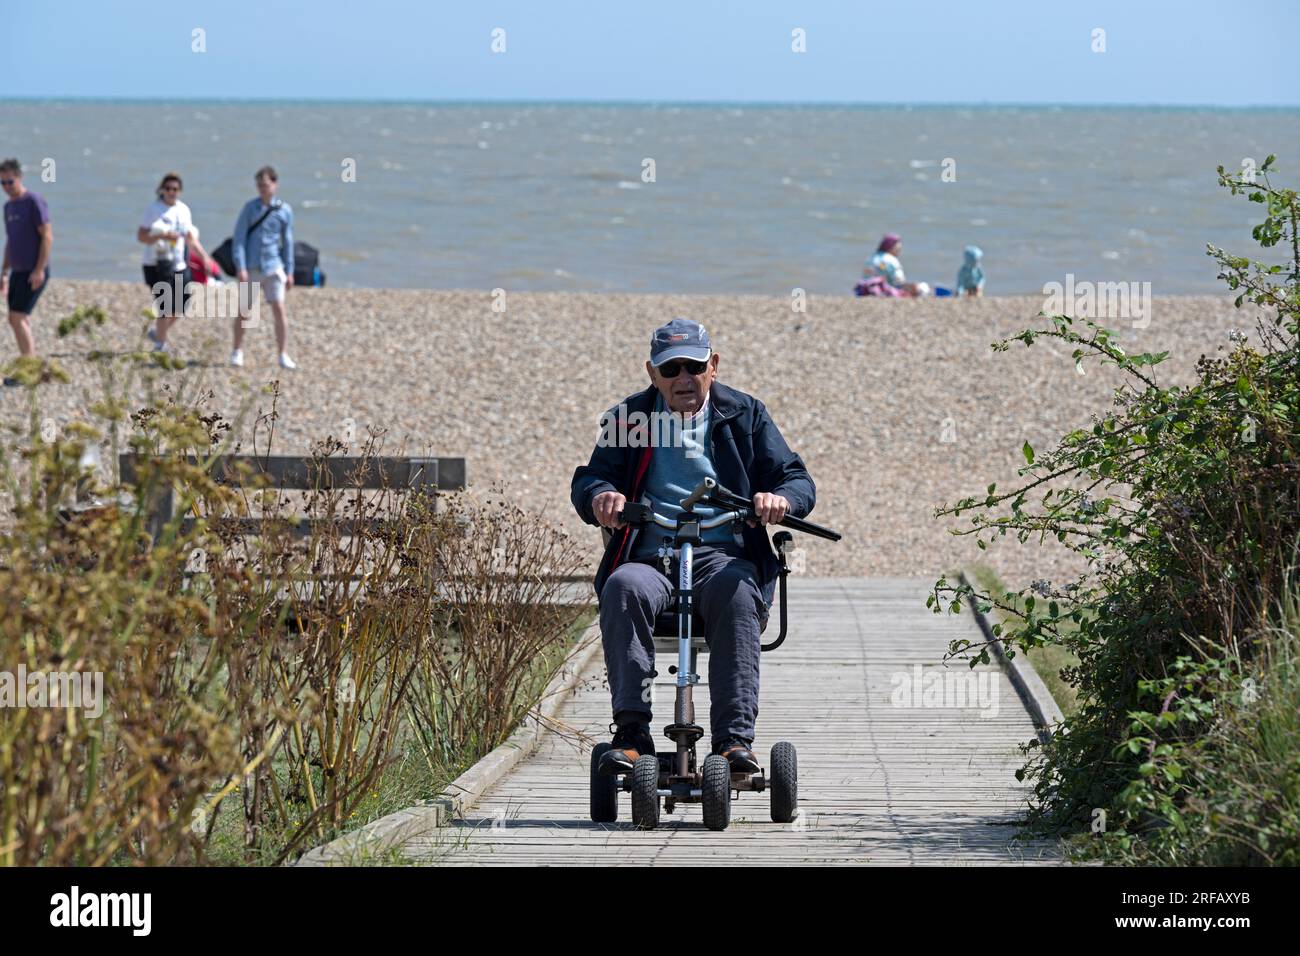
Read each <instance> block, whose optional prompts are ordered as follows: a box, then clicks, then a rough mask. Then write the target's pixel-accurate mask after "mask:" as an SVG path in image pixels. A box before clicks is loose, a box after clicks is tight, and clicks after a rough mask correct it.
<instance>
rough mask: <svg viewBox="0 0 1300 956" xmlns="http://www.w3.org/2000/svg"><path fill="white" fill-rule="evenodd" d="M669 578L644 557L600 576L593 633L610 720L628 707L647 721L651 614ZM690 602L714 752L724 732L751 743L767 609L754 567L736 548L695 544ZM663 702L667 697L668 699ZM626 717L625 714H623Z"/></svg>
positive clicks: (670, 584)
mask: <svg viewBox="0 0 1300 956" xmlns="http://www.w3.org/2000/svg"><path fill="white" fill-rule="evenodd" d="M677 572H678V568H677V559H676V558H675V557H674V559H673V562H672V568H671V573H672V579H671V580H670V579H669V578H668V577H666V576H665V575H664V573H663V570H662V565H661V564H658V563H656V562H655V560H654V559H652V558H645V559H642V560H639V561H638V560H633V561H630V562H628V563H626V564H622V565H619V567H617V568H615V569H614V573H613V574H611V575H610V576H609V578H608V579H606V581H605V587H604V590H603V591H602V592H601V600H600V633H601V638H602V640H603V642H604V645H605V669H606V670H607V671H608V673H609V689H610V694H611V696H612V698H613V705H614V715H615V719H619V715H620V714H623V715H627V714H628V712H635V713H638V714H642V715H644V716H645V719H646V720H647V722H648V721H649V720H650V719H651V717H652V714H653V711H652V709H651V691H652V687H653V679H654V678H653V675H652V672H653V671H654V662H655V655H654V641H653V640H652V638H651V633H652V632H653V628H654V621H655V618H656V617H657V616H658V615H659V613H660V612H661V611H664V610H667V609H670V608H671V607H672V606H673V595H672V592H673V589H674V588H675V587H676V584H677ZM692 577H693V584H694V599H695V606H696V608H698V609H699V611H700V614H701V615H702V616H703V618H704V620H705V623H706V625H707V628H706V630H705V637H706V638H707V640H708V643H709V698H710V705H709V730H710V733H711V736H712V742H713V748H714V749H715V750H716V749H717V747H718V745H719V744H721V743H722V742H723V741H724V740H726V739H727V738H728V737H733V736H734V737H741V738H743V739H744V740H746V741H750V742H752V741H753V739H754V722H755V720H757V718H758V658H759V644H760V641H761V638H760V634H761V632H762V628H763V625H764V624H765V623H766V621H767V616H768V607H767V604H766V603H765V602H764V601H763V595H762V592H761V591H760V590H759V586H758V569H757V568H756V567H754V563H753V562H752V561H750V560H748V559H747V558H744V557H741V556H740V552H739V549H731V548H728V549H720V548H714V547H710V546H708V545H699V546H697V547H696V548H695V557H694V560H693V565H692ZM669 707H670V708H671V702H669ZM623 719H626V716H625V717H624V718H623Z"/></svg>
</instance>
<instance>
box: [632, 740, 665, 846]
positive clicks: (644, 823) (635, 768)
mask: <svg viewBox="0 0 1300 956" xmlns="http://www.w3.org/2000/svg"><path fill="white" fill-rule="evenodd" d="M632 825H633V826H635V827H636V828H637V829H638V830H653V829H654V828H655V827H657V826H659V758H658V757H656V756H655V755H654V754H645V755H643V756H641V757H638V758H637V761H636V763H635V764H633V765H632Z"/></svg>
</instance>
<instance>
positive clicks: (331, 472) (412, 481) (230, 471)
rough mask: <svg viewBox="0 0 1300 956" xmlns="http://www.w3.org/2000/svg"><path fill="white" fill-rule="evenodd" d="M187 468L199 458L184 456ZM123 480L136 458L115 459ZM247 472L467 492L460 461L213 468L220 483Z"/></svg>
mask: <svg viewBox="0 0 1300 956" xmlns="http://www.w3.org/2000/svg"><path fill="white" fill-rule="evenodd" d="M186 460H187V461H188V462H189V463H190V464H197V463H198V459H196V458H194V457H193V456H187V458H186ZM118 466H119V469H120V473H121V475H122V481H123V482H125V483H127V484H134V482H135V478H136V474H137V456H135V455H132V454H123V455H120V456H119V457H118ZM245 469H247V470H248V471H249V472H250V473H253V474H264V475H266V476H267V477H268V478H270V479H271V484H272V485H273V486H274V487H277V488H283V489H287V490H309V489H313V488H318V487H319V488H328V487H333V488H364V489H381V488H389V489H400V488H423V489H426V490H437V491H462V490H464V488H465V473H466V468H465V459H464V458H391V457H372V458H364V457H361V456H348V455H336V456H331V457H328V458H322V459H314V458H310V457H304V456H300V455H266V456H259V455H222V456H218V457H217V458H216V459H215V460H214V462H213V466H212V474H213V476H214V477H215V478H216V479H217V480H218V481H226V482H236V481H239V480H240V478H241V476H242V475H243V473H244V470H245Z"/></svg>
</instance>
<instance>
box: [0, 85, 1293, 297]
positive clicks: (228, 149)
mask: <svg viewBox="0 0 1300 956" xmlns="http://www.w3.org/2000/svg"><path fill="white" fill-rule="evenodd" d="M1269 154H1276V155H1277V157H1278V159H1277V162H1276V173H1275V174H1274V181H1275V182H1277V183H1280V184H1283V185H1289V186H1292V187H1294V186H1296V185H1297V184H1298V183H1300V110H1295V109H1210V108H1181V107H1180V108H1160V109H1153V108H1134V107H1075V106H1061V107H1052V106H1032V107H1031V106H995V105H989V106H951V107H947V106H945V107H940V106H916V107H908V106H859V105H843V106H839V105H808V106H791V105H773V106H763V105H748V104H671V103H667V104H583V103H418V102H383V103H378V102H376V103H366V102H283V103H281V102H216V101H211V102H209V101H185V102H162V101H160V102H147V101H114V100H77V101H31V100H29V101H17V102H16V101H12V100H11V101H8V102H0V155H4V156H16V157H18V158H19V159H20V160H21V161H22V162H23V164H24V168H25V182H26V184H27V186H28V188H30V189H34V190H36V191H37V192H39V193H41V194H42V195H44V197H45V198H46V200H47V201H48V203H49V206H50V210H51V215H52V219H53V222H54V236H55V245H54V252H53V263H52V264H53V274H54V275H55V276H57V277H63V278H82V279H121V280H133V281H139V280H140V268H139V261H140V253H141V248H140V246H139V244H138V243H137V242H136V241H135V229H136V227H137V226H138V225H139V224H140V223H141V219H142V216H143V214H144V211H145V208H146V207H147V205H148V204H149V202H150V201H151V200H152V199H153V198H154V189H155V187H156V185H157V183H158V180H159V179H160V178H161V176H162V175H163V174H164V173H166V172H169V171H176V172H178V173H180V174H181V176H182V177H183V179H184V185H185V189H184V194H183V196H182V198H183V200H184V201H185V202H186V203H188V204H189V206H190V207H191V209H192V210H193V214H194V221H195V223H196V225H197V226H198V227H199V229H200V231H201V237H202V240H203V242H204V243H205V244H206V245H207V246H208V248H209V249H212V248H214V247H215V246H216V245H218V244H219V243H220V242H221V240H222V239H224V238H225V237H226V236H228V235H229V234H230V232H231V229H232V227H233V225H234V222H235V217H236V215H237V214H238V212H239V209H240V206H241V205H242V204H243V203H244V202H245V201H247V200H248V199H250V198H253V197H254V196H255V189H254V185H253V173H254V171H255V170H256V169H257V168H259V167H261V166H263V165H267V164H270V165H273V166H274V167H275V168H276V169H277V171H278V172H279V176H280V196H281V198H283V199H284V200H286V201H287V202H289V203H290V205H291V206H292V207H293V210H294V216H295V235H296V238H297V239H299V240H301V241H305V242H308V243H310V244H311V245H313V246H315V247H317V249H319V251H320V256H321V268H322V269H323V271H324V272H325V274H326V277H327V282H328V284H329V285H331V286H342V287H403V288H435V289H481V290H492V289H505V290H511V291H525V290H547V291H582V292H654V293H728V294H757V295H782V296H788V295H791V294H792V291H793V290H795V289H802V290H804V292H806V293H808V294H828V295H851V294H852V288H853V286H854V284H855V282H856V281H857V279H858V277H859V274H860V272H861V268H862V264H863V262H864V260H865V259H866V258H867V257H869V256H870V254H871V253H872V252H873V251H874V250H875V248H876V246H877V244H878V243H879V241H880V237H881V236H882V235H883V234H884V233H886V232H894V233H898V234H900V235H901V236H902V237H903V247H902V251H901V256H900V258H901V260H902V262H903V265H904V268H905V270H906V273H907V278H908V279H910V280H922V281H926V282H929V283H930V284H931V285H939V286H947V285H951V284H952V283H953V280H954V278H955V276H956V273H957V270H958V268H959V266H960V265H961V261H962V251H963V249H964V247H965V246H967V245H976V246H979V247H980V249H981V250H982V251H983V254H984V258H983V267H984V271H985V275H986V286H985V291H986V293H987V294H991V295H1010V294H1033V293H1041V292H1042V290H1043V288H1044V286H1045V285H1046V284H1047V283H1052V282H1058V283H1063V282H1065V281H1066V279H1067V276H1073V278H1074V281H1076V282H1080V281H1088V280H1091V281H1098V282H1101V281H1107V282H1110V281H1124V282H1150V283H1151V292H1152V294H1154V295H1166V294H1184V293H1212V292H1217V291H1222V289H1223V285H1222V283H1221V282H1219V281H1218V280H1217V278H1216V274H1217V271H1216V268H1215V264H1214V263H1213V261H1212V260H1210V259H1209V258H1208V257H1207V255H1206V245H1207V243H1210V244H1214V245H1216V246H1222V247H1224V248H1226V249H1228V250H1229V251H1231V252H1234V253H1238V254H1245V255H1255V254H1257V253H1258V247H1257V246H1256V244H1255V243H1254V241H1253V240H1252V239H1251V234H1250V230H1251V226H1252V225H1253V224H1255V223H1256V222H1258V221H1259V219H1260V215H1259V209H1260V207H1259V206H1256V205H1254V204H1251V203H1249V202H1247V201H1245V200H1244V199H1242V198H1240V197H1237V198H1233V197H1231V196H1229V195H1228V192H1227V190H1225V189H1222V188H1220V187H1219V186H1218V185H1217V174H1216V172H1215V170H1216V167H1218V166H1220V165H1222V166H1225V167H1227V168H1229V169H1233V170H1243V169H1244V170H1248V171H1249V170H1258V168H1259V167H1260V166H1261V165H1262V164H1263V162H1264V160H1265V158H1266V157H1267V156H1268V155H1269ZM1270 256H1271V259H1270V261H1278V257H1277V254H1276V251H1275V252H1274V253H1271V254H1270Z"/></svg>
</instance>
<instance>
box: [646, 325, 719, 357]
mask: <svg viewBox="0 0 1300 956" xmlns="http://www.w3.org/2000/svg"><path fill="white" fill-rule="evenodd" d="M712 354H713V346H712V344H711V343H710V342H709V333H708V332H706V331H705V329H704V326H702V325H700V323H698V322H692V321H691V320H690V319H673V320H672V321H671V322H667V323H665V324H664V325H661V326H659V328H657V329H655V331H654V335H652V336H651V337H650V364H651V365H662V364H663V363H664V362H667V361H670V360H671V359H678V358H684V359H691V360H693V361H696V362H707V361H708V360H709V356H710V355H712Z"/></svg>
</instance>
